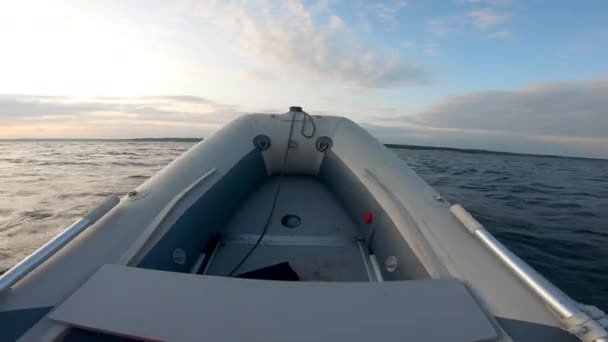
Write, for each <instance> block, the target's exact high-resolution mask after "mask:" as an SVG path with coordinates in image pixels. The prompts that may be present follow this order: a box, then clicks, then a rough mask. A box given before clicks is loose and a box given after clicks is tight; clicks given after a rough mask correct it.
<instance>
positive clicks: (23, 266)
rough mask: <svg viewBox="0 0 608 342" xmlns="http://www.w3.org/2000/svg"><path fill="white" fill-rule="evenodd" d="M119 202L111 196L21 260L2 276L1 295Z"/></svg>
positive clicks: (0, 277) (0, 281) (0, 279)
mask: <svg viewBox="0 0 608 342" xmlns="http://www.w3.org/2000/svg"><path fill="white" fill-rule="evenodd" d="M119 202H120V199H119V198H118V196H116V195H112V196H110V197H109V198H107V199H106V200H105V201H103V202H102V203H101V204H100V205H99V206H97V207H96V208H95V209H93V210H92V211H91V212H89V213H88V214H87V215H85V216H84V217H81V218H79V219H78V220H76V222H74V223H72V224H71V225H70V226H69V227H68V228H66V229H65V230H64V231H63V232H61V233H60V234H59V235H57V236H55V237H54V238H53V239H51V240H50V241H49V242H47V243H45V244H44V245H43V246H42V247H40V248H38V249H37V250H36V251H35V252H34V253H32V254H30V255H29V256H27V257H26V258H25V259H23V260H21V261H20V262H19V263H18V264H17V265H15V266H13V267H12V268H11V269H9V270H8V271H6V273H4V274H3V275H2V276H0V293H2V292H4V291H6V290H7V289H9V288H10V287H11V286H13V285H14V284H15V283H17V282H18V281H19V280H21V279H22V278H23V277H25V276H26V275H28V274H29V273H30V272H31V271H33V270H34V269H35V268H36V267H38V266H39V265H40V264H42V263H43V262H45V261H46V260H48V259H49V258H50V257H51V256H53V255H54V254H55V253H57V251H59V250H60V249H61V248H62V247H63V246H65V245H66V244H67V243H68V242H70V241H72V239H74V238H75V237H76V236H78V234H80V233H82V232H83V231H84V230H85V228H87V227H88V226H90V225H91V224H92V223H94V222H95V221H97V220H98V219H99V218H101V217H102V216H103V215H105V214H106V213H107V212H108V211H110V209H112V208H114V207H115V206H116V205H117V204H118V203H119Z"/></svg>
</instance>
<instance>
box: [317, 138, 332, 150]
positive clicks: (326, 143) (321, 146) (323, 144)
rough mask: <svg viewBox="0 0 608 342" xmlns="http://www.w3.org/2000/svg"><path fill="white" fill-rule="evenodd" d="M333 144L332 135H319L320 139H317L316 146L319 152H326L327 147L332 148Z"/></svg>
mask: <svg viewBox="0 0 608 342" xmlns="http://www.w3.org/2000/svg"><path fill="white" fill-rule="evenodd" d="M332 145H333V141H332V140H331V138H330V137H319V139H317V143H316V146H317V150H319V152H325V151H326V150H327V149H329V148H331V146H332Z"/></svg>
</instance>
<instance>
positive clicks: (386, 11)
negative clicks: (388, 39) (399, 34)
mask: <svg viewBox="0 0 608 342" xmlns="http://www.w3.org/2000/svg"><path fill="white" fill-rule="evenodd" d="M406 6H407V1H404V0H393V1H384V2H382V1H377V2H376V1H374V2H372V5H371V9H372V11H373V12H374V13H375V14H376V15H377V16H378V17H379V18H380V19H382V20H383V21H384V22H385V23H387V24H389V25H395V24H396V21H395V15H397V13H398V12H399V11H400V10H401V9H403V8H404V7H406Z"/></svg>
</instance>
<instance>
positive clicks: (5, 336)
mask: <svg viewBox="0 0 608 342" xmlns="http://www.w3.org/2000/svg"><path fill="white" fill-rule="evenodd" d="M51 309H53V307H52V306H44V307H39V308H31V309H21V310H11V311H2V312H0V327H1V328H0V341H16V340H17V339H18V338H19V337H21V335H23V334H24V333H25V332H26V331H27V330H28V329H29V328H31V327H32V326H33V325H34V324H36V323H37V322H38V321H39V320H40V319H41V318H42V317H44V315H46V314H47V313H48V312H49V311H51Z"/></svg>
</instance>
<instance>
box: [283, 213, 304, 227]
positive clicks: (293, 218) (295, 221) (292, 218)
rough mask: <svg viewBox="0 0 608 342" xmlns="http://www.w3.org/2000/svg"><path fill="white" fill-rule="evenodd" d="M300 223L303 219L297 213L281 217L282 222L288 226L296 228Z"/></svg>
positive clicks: (284, 225)
mask: <svg viewBox="0 0 608 342" xmlns="http://www.w3.org/2000/svg"><path fill="white" fill-rule="evenodd" d="M300 223H302V220H301V219H300V217H299V216H297V215H285V216H283V218H282V219H281V224H282V225H283V227H287V228H296V227H297V226H299V225H300Z"/></svg>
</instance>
